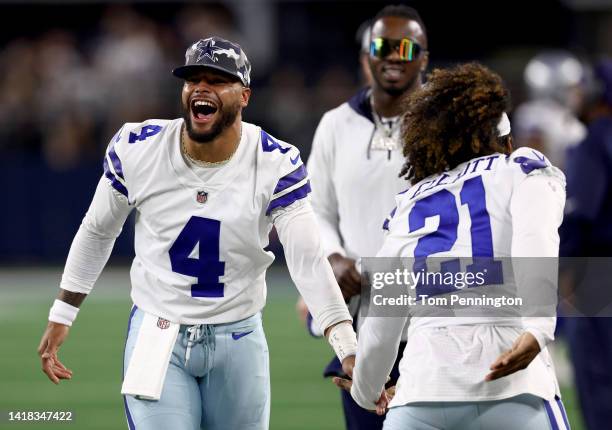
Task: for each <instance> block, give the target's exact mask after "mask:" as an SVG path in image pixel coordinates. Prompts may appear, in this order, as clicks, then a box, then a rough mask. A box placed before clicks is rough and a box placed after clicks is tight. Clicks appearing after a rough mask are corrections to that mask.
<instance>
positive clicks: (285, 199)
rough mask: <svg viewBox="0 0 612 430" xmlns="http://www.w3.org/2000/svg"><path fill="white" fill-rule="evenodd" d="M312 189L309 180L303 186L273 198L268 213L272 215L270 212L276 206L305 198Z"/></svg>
mask: <svg viewBox="0 0 612 430" xmlns="http://www.w3.org/2000/svg"><path fill="white" fill-rule="evenodd" d="M310 191H311V189H310V181H307V182H306V183H305V184H304V185H302V186H301V187H299V188H296V189H295V190H293V191H290V192H288V193H287V194H285V195H283V196H280V197H277V198H275V199H273V200H272V201H271V202H270V204H269V205H268V209H267V210H266V215H270V213H271V212H272V211H273V210H274V209H276V208H280V207H287V206H289V205H291V204H292V203H294V202H296V201H298V200H300V199H303V198H304V197H306V196H307V195H308V193H309V192H310Z"/></svg>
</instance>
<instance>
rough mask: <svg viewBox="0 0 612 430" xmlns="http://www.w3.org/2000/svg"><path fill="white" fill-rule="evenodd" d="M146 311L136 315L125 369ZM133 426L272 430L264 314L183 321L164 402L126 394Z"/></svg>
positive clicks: (144, 429) (138, 428)
mask: <svg viewBox="0 0 612 430" xmlns="http://www.w3.org/2000/svg"><path fill="white" fill-rule="evenodd" d="M143 316H144V312H143V311H141V310H140V309H137V308H136V307H134V308H133V309H132V313H131V315H130V323H129V326H128V337H127V342H126V346H125V355H124V366H123V372H124V374H125V371H126V370H127V367H128V364H129V362H130V357H131V355H132V351H133V350H134V346H135V343H136V339H137V336H138V330H139V329H140V325H141V322H142V318H143ZM124 405H125V412H126V418H127V421H128V426H129V428H130V430H134V429H136V430H196V429H207V430H234V429H236V430H267V429H268V425H269V421H270V366H269V360H268V344H267V342H266V337H265V334H264V331H263V326H262V322H261V314H259V313H258V314H256V315H254V316H252V317H250V318H247V319H245V320H242V321H238V322H235V323H229V324H211V325H206V324H202V325H199V326H181V329H180V332H179V335H178V338H177V340H176V344H175V345H174V350H173V351H172V357H171V359H170V364H169V366H168V373H167V374H166V380H165V382H164V388H163V390H162V394H161V398H160V400H159V401H150V400H140V399H137V398H135V397H133V396H124Z"/></svg>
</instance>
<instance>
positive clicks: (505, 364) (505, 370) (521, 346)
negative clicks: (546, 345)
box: [485, 332, 540, 381]
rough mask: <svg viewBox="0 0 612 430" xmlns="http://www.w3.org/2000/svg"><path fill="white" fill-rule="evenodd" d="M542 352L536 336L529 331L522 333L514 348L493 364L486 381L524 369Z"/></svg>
mask: <svg viewBox="0 0 612 430" xmlns="http://www.w3.org/2000/svg"><path fill="white" fill-rule="evenodd" d="M539 353H540V345H538V341H537V340H536V338H535V337H534V336H533V335H532V334H531V333H528V332H525V333H523V334H521V335H520V336H519V337H518V339H516V341H515V342H514V344H513V345H512V348H511V349H509V350H508V351H505V352H503V353H502V354H501V355H500V356H499V357H497V360H495V362H494V363H493V364H492V365H491V367H490V369H491V370H492V372H491V373H489V374H488V375H487V376H486V377H485V381H493V380H495V379H499V378H503V377H504V376H508V375H511V374H513V373H514V372H518V371H519V370H523V369H524V368H526V367H527V366H529V363H531V362H532V361H533V359H534V358H536V356H537V355H538V354H539Z"/></svg>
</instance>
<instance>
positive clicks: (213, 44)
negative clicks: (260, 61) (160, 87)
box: [172, 36, 251, 87]
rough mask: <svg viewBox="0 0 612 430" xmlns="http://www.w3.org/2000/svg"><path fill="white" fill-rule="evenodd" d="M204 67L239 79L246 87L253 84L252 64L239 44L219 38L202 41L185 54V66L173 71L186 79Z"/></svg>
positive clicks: (175, 74) (214, 37)
mask: <svg viewBox="0 0 612 430" xmlns="http://www.w3.org/2000/svg"><path fill="white" fill-rule="evenodd" d="M202 67H209V68H211V69H216V70H220V71H222V72H225V73H227V74H230V75H232V76H234V77H236V78H238V79H239V80H240V81H241V82H242V84H243V85H244V86H245V87H248V86H249V85H250V84H251V63H250V62H249V59H248V58H247V56H246V54H245V53H244V51H243V50H242V48H241V47H240V45H238V44H237V43H234V42H230V41H229V40H225V39H223V38H221V37H218V36H213V37H209V38H208V39H200V40H198V41H197V42H195V43H194V44H193V45H191V46H190V47H189V48H188V49H187V52H186V53H185V65H184V66H181V67H177V68H176V69H174V70H173V71H172V73H173V74H174V76H177V77H179V78H183V79H186V78H188V77H189V75H191V74H193V73H194V72H196V71H197V70H198V69H200V68H202Z"/></svg>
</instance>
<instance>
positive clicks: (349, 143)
mask: <svg viewBox="0 0 612 430" xmlns="http://www.w3.org/2000/svg"><path fill="white" fill-rule="evenodd" d="M366 36H367V37H366V43H365V46H364V47H362V50H363V49H365V51H366V56H367V57H366V58H367V68H368V71H369V72H370V76H371V79H370V85H369V86H368V87H366V88H363V89H361V90H360V91H359V92H358V93H357V94H356V95H355V96H353V97H352V98H351V99H350V100H349V101H347V102H346V103H343V104H341V105H340V106H338V107H336V108H335V109H332V110H331V111H329V112H327V113H325V115H324V116H323V118H322V119H321V122H320V123H319V126H318V127H317V131H316V133H315V137H314V140H313V143H312V152H311V154H310V157H309V159H308V170H309V171H310V172H311V174H312V175H313V179H312V190H313V191H312V206H313V209H314V211H315V214H316V216H317V221H318V222H319V225H320V226H321V235H322V239H323V246H324V250H325V252H326V255H327V256H328V258H329V260H330V262H331V264H332V268H333V270H334V274H335V275H336V279H337V280H338V283H339V285H340V288H341V289H342V293H343V295H344V297H345V298H346V299H347V300H350V302H349V303H350V305H349V308H350V309H351V311H352V312H353V317H354V318H355V321H356V324H355V325H356V326H357V327H359V325H360V324H361V321H360V320H359V319H358V313H359V309H360V304H361V298H360V291H361V290H360V289H361V283H360V275H359V272H358V269H357V265H358V264H357V262H358V261H359V259H360V258H362V257H373V256H375V255H376V252H377V251H378V249H379V248H380V246H381V245H382V243H383V238H384V235H383V231H382V230H381V228H380V225H381V223H382V221H383V220H384V219H385V217H387V215H389V212H391V210H392V209H393V206H394V204H395V200H394V197H395V195H396V194H397V193H399V192H400V191H402V190H403V189H404V188H406V181H404V180H403V179H402V178H399V177H398V175H397V172H398V171H399V170H400V169H401V166H402V165H403V164H404V157H403V156H402V152H401V151H402V145H401V139H400V119H401V118H400V113H401V112H402V109H403V103H404V100H405V98H406V96H407V95H408V94H410V93H411V92H412V91H414V90H416V89H417V88H419V87H420V86H421V84H422V75H423V71H424V70H425V68H426V67H427V61H428V56H429V53H428V51H427V35H426V32H425V25H424V24H423V21H422V19H421V17H420V15H419V13H418V12H417V11H416V10H415V9H413V8H411V7H408V6H404V5H390V6H386V7H384V8H383V9H381V10H380V12H378V13H377V14H376V16H375V17H374V19H373V20H372V26H371V27H370V28H369V30H368V34H367V35H366ZM362 64H363V62H362ZM313 172H316V173H313ZM310 331H311V333H316V332H315V331H314V330H310ZM357 332H359V330H357ZM392 373H393V375H392V378H393V381H392V382H394V380H395V379H394V378H395V377H396V375H397V369H394V371H393V372H392ZM339 374H340V375H341V374H342V373H341V366H340V363H339V362H338V361H337V360H335V359H334V360H332V362H331V363H330V364H329V365H328V366H327V368H326V369H325V371H324V375H325V376H336V375H339ZM392 382H390V383H392ZM341 396H342V407H343V411H344V417H345V423H346V428H347V430H376V429H380V428H382V423H383V420H384V418H383V417H379V416H376V415H374V414H371V413H369V412H368V411H365V410H363V409H362V408H361V407H359V405H357V404H356V403H355V402H354V401H353V399H352V398H351V396H350V395H349V394H348V393H346V392H344V391H342V392H341Z"/></svg>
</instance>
